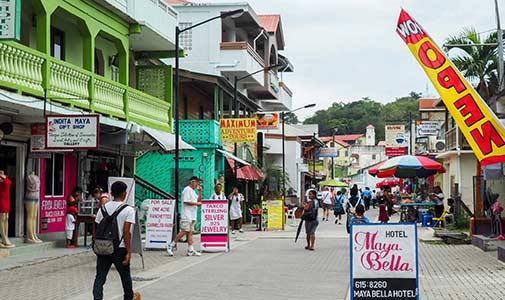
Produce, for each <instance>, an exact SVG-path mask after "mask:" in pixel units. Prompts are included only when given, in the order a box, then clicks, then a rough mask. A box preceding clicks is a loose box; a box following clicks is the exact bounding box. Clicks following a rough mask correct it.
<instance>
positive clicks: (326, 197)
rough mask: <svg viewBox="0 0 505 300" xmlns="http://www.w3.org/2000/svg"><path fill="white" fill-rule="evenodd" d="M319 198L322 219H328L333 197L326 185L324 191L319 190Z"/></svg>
mask: <svg viewBox="0 0 505 300" xmlns="http://www.w3.org/2000/svg"><path fill="white" fill-rule="evenodd" d="M321 199H322V200H323V221H328V220H329V218H330V209H331V207H332V205H333V199H332V197H331V192H330V189H329V188H328V187H325V188H324V191H323V192H321Z"/></svg>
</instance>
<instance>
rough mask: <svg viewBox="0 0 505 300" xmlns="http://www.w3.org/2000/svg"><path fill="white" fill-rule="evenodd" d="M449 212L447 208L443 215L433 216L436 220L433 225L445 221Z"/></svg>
mask: <svg viewBox="0 0 505 300" xmlns="http://www.w3.org/2000/svg"><path fill="white" fill-rule="evenodd" d="M447 213H448V210H447V209H444V211H443V212H442V215H441V216H440V217H438V218H432V220H433V221H435V225H433V226H432V227H437V225H438V224H440V225H441V224H442V222H443V221H445V216H446V215H447Z"/></svg>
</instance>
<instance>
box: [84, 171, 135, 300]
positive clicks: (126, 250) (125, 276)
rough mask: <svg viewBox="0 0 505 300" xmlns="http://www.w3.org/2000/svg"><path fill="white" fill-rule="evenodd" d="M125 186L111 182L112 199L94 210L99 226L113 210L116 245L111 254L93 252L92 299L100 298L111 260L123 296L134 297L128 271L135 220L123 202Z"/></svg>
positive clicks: (125, 297) (98, 299)
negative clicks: (94, 268)
mask: <svg viewBox="0 0 505 300" xmlns="http://www.w3.org/2000/svg"><path fill="white" fill-rule="evenodd" d="M127 188H128V187H127V185H126V183H124V182H122V181H116V182H114V183H113V184H112V186H111V194H112V196H113V197H114V200H113V201H111V202H108V203H106V204H105V205H104V206H102V208H101V209H100V210H99V211H98V213H97V214H96V218H95V222H96V223H97V224H99V225H98V226H100V223H101V222H102V220H110V219H109V216H111V217H112V216H113V215H114V214H115V213H116V212H117V215H116V218H115V219H116V222H117V229H118V231H117V233H118V244H117V247H116V245H114V252H113V253H112V254H109V255H97V260H96V276H95V283H94V284H93V298H94V299H95V300H102V299H103V285H104V284H105V280H106V279H107V274H108V273H109V270H110V267H111V265H112V264H114V266H115V267H116V271H117V272H118V273H119V277H120V278H121V283H122V285H123V293H124V299H125V300H132V299H137V298H134V294H133V288H132V279H131V275H130V258H131V233H132V231H133V226H134V224H135V210H134V209H133V207H131V206H129V205H127V204H126V203H125V202H124V201H125V199H126V194H127V193H126V190H127ZM104 213H105V214H106V215H105V216H104ZM104 226H106V225H104Z"/></svg>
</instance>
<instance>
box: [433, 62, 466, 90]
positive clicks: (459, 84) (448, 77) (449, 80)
mask: <svg viewBox="0 0 505 300" xmlns="http://www.w3.org/2000/svg"><path fill="white" fill-rule="evenodd" d="M437 78H438V83H440V85H441V86H443V87H444V88H446V89H450V88H451V87H453V88H454V89H455V90H456V92H458V93H461V92H463V91H465V90H466V86H465V84H464V83H463V81H461V78H460V77H459V76H458V74H457V73H456V70H454V68H453V67H452V66H449V67H447V68H445V69H444V70H442V71H440V72H439V73H438V75H437Z"/></svg>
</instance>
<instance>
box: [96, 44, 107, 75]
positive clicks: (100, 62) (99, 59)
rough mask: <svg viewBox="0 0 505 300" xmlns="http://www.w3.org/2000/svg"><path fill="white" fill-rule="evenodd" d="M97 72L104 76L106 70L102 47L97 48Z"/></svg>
mask: <svg viewBox="0 0 505 300" xmlns="http://www.w3.org/2000/svg"><path fill="white" fill-rule="evenodd" d="M95 74H98V75H101V76H103V75H104V74H105V72H104V62H103V53H102V50H100V49H95Z"/></svg>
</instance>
